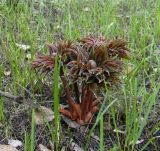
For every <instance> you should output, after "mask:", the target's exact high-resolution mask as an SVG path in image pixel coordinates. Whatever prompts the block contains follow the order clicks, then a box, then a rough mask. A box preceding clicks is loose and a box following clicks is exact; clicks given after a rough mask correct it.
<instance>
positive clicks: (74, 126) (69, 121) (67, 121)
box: [61, 115, 80, 129]
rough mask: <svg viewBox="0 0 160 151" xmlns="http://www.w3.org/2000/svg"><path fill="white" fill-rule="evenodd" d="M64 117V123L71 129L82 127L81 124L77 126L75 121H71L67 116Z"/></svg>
mask: <svg viewBox="0 0 160 151" xmlns="http://www.w3.org/2000/svg"><path fill="white" fill-rule="evenodd" d="M61 116H62V119H63V120H64V122H65V123H66V124H67V125H68V126H69V127H70V128H75V129H78V128H79V127H80V126H79V124H77V123H76V122H75V121H72V120H70V119H69V118H68V117H66V116H63V115H61Z"/></svg>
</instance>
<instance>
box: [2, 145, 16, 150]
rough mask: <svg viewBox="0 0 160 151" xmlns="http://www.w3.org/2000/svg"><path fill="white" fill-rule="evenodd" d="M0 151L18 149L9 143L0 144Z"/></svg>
mask: <svg viewBox="0 0 160 151" xmlns="http://www.w3.org/2000/svg"><path fill="white" fill-rule="evenodd" d="M0 151H18V150H17V149H16V148H14V147H12V146H11V145H0Z"/></svg>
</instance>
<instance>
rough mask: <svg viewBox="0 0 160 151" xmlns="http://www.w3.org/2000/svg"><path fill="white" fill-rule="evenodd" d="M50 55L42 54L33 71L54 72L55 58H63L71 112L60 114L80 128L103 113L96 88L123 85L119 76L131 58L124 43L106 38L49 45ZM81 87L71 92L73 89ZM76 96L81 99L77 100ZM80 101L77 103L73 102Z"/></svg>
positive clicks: (64, 78)
mask: <svg viewBox="0 0 160 151" xmlns="http://www.w3.org/2000/svg"><path fill="white" fill-rule="evenodd" d="M47 46H48V48H49V55H43V54H39V55H38V56H37V59H36V60H34V61H33V62H32V67H33V68H35V69H39V70H41V72H49V71H52V70H53V68H54V60H55V56H57V55H58V56H59V57H60V58H61V59H60V65H61V69H62V68H63V67H65V69H66V71H65V73H64V72H62V71H63V70H61V72H60V76H61V80H62V82H63V86H64V90H65V94H66V98H67V100H66V102H67V103H68V105H69V108H68V109H62V108H61V109H60V110H59V111H60V112H61V113H62V114H64V115H66V116H68V117H69V118H70V119H72V120H75V121H76V122H77V123H79V124H85V123H88V122H89V121H90V120H91V118H92V116H93V114H94V113H95V112H97V111H98V110H99V104H100V101H101V97H100V95H101V94H96V88H97V87H98V88H99V87H100V88H102V89H103V88H104V82H106V83H107V85H108V86H110V87H112V86H116V85H117V84H119V82H120V80H119V76H120V74H121V73H122V71H123V61H122V59H123V58H125V59H128V58H129V56H130V54H129V51H128V48H127V47H126V42H125V41H124V40H123V39H114V40H111V41H109V40H106V39H105V38H104V37H102V36H100V37H93V36H91V37H86V38H82V39H80V40H78V41H77V42H75V43H72V42H69V41H65V42H60V43H58V44H55V45H53V44H48V45H47ZM67 80H69V82H70V84H71V85H74V86H76V87H77V89H75V90H72V91H76V92H72V91H71V92H70V88H71V87H70V85H69V84H68V83H67ZM73 94H78V96H76V97H73V96H72V95H73ZM73 98H76V99H73Z"/></svg>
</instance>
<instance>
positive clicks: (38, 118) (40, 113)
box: [35, 106, 54, 125]
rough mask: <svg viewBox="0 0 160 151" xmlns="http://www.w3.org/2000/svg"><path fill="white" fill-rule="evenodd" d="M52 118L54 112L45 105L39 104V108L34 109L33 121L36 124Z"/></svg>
mask: <svg viewBox="0 0 160 151" xmlns="http://www.w3.org/2000/svg"><path fill="white" fill-rule="evenodd" d="M53 119H54V112H53V111H52V110H51V109H49V108H47V107H45V106H40V108H39V109H37V110H36V111H35V123H36V124H37V125H42V124H44V123H45V122H50V121H52V120H53Z"/></svg>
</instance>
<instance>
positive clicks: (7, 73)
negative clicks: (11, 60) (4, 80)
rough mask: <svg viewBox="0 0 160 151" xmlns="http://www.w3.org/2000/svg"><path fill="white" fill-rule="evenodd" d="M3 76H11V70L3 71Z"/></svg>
mask: <svg viewBox="0 0 160 151" xmlns="http://www.w3.org/2000/svg"><path fill="white" fill-rule="evenodd" d="M3 73H4V75H5V76H10V75H11V70H5V71H4V72H3Z"/></svg>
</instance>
